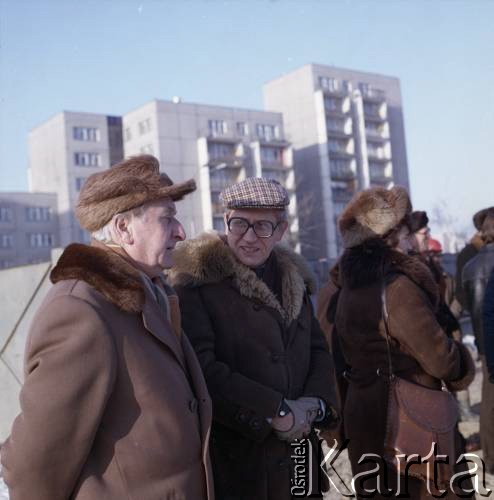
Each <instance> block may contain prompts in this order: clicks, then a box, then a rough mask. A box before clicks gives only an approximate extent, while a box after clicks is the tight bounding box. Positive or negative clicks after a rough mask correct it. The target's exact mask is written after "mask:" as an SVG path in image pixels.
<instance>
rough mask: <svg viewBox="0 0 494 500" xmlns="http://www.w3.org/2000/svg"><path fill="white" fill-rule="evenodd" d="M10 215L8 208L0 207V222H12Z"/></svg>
mask: <svg viewBox="0 0 494 500" xmlns="http://www.w3.org/2000/svg"><path fill="white" fill-rule="evenodd" d="M12 215H13V212H12V209H11V208H10V207H0V222H12Z"/></svg>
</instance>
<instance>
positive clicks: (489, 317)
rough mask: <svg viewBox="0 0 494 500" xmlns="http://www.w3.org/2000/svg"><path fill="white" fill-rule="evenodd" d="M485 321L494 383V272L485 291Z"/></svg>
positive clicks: (487, 355)
mask: <svg viewBox="0 0 494 500" xmlns="http://www.w3.org/2000/svg"><path fill="white" fill-rule="evenodd" d="M483 321H484V350H485V361H486V364H487V370H488V372H489V376H490V378H491V380H492V381H493V382H494V271H493V272H492V273H491V276H490V278H489V281H488V282H487V288H486V290H485V297H484V308H483Z"/></svg>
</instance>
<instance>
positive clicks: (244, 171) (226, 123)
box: [122, 98, 299, 247]
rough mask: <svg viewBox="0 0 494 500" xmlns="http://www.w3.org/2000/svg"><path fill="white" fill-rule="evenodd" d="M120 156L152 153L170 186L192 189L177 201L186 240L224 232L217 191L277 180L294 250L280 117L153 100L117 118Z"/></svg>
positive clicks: (293, 212)
mask: <svg viewBox="0 0 494 500" xmlns="http://www.w3.org/2000/svg"><path fill="white" fill-rule="evenodd" d="M122 126H123V135H124V152H125V156H131V155H136V154H142V153H149V154H153V155H154V156H156V157H157V158H158V159H159V160H160V164H161V168H162V169H163V170H164V171H166V173H167V174H168V175H169V176H170V177H171V178H172V179H173V181H174V182H180V181H184V180H186V179H190V178H193V179H195V181H196V183H197V186H198V189H197V191H196V192H195V193H193V194H192V195H190V196H188V197H187V198H185V200H184V201H182V202H180V205H179V214H180V218H181V220H182V221H183V223H184V227H185V229H186V232H187V234H188V235H189V236H194V235H197V234H198V233H200V232H202V231H206V230H211V229H216V230H219V231H221V232H222V231H224V223H223V211H222V207H221V205H220V202H219V194H220V192H221V191H222V190H223V189H224V188H225V187H227V186H229V185H231V184H234V183H235V182H238V181H241V180H243V179H245V178H246V177H260V176H262V177H267V178H271V179H275V180H277V181H279V182H280V183H281V184H282V185H283V186H284V187H285V188H286V189H287V190H288V192H289V194H290V197H291V202H290V206H289V221H290V226H289V238H290V239H291V243H292V244H293V245H294V246H295V247H297V245H298V241H297V235H298V229H299V228H298V218H297V201H296V195H295V177H294V168H293V154H292V148H291V145H290V144H289V142H287V141H286V140H285V135H284V130H283V120H282V115H281V113H277V112H266V111H258V110H247V109H239V108H230V107H223V106H211V105H205V104H193V103H185V102H182V101H181V100H180V99H178V98H176V99H174V100H173V101H163V100H154V101H151V102H149V103H147V104H145V105H143V106H141V107H139V108H138V109H136V110H134V111H132V112H130V113H127V114H125V115H124V116H123V125H122Z"/></svg>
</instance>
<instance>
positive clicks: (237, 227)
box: [227, 217, 280, 238]
mask: <svg viewBox="0 0 494 500" xmlns="http://www.w3.org/2000/svg"><path fill="white" fill-rule="evenodd" d="M279 224H280V223H279V222H278V224H273V223H272V222H271V221H269V220H256V221H255V222H253V223H252V224H251V223H250V222H249V221H248V220H247V219H243V218H242V217H232V218H231V219H229V220H228V221H227V226H228V230H229V231H230V233H232V234H234V235H236V236H243V235H244V234H245V233H246V232H247V231H248V230H249V229H250V228H252V230H253V231H254V233H255V234H256V236H257V237H258V238H271V236H273V233H274V231H275V229H276V228H277V227H278V226H279Z"/></svg>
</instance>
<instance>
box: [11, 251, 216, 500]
mask: <svg viewBox="0 0 494 500" xmlns="http://www.w3.org/2000/svg"><path fill="white" fill-rule="evenodd" d="M97 246H98V247H90V246H86V245H79V244H73V245H70V246H69V247H67V249H66V250H65V251H64V253H63V255H62V256H61V258H60V260H59V261H58V264H57V265H56V267H55V268H54V269H53V271H52V273H51V280H52V282H53V283H55V285H54V286H53V287H52V288H51V289H50V291H49V292H48V294H47V296H46V298H45V300H44V302H43V303H42V305H41V306H40V308H39V310H38V312H37V314H36V316H35V318H34V320H33V323H32V326H31V330H30V333H29V337H28V341H27V346H26V356H25V381H24V385H23V387H22V390H21V395H20V400H21V409H22V413H21V414H20V415H19V416H18V417H17V419H16V420H15V422H14V425H13V428H12V434H11V436H10V438H9V439H8V440H7V442H6V443H5V445H4V446H3V447H2V463H3V466H4V478H5V482H6V483H7V485H8V487H9V491H10V499H11V500H33V499H36V500H68V499H69V498H70V499H74V500H96V499H109V500H122V499H129V500H130V499H133V500H164V499H181V500H202V499H204V500H206V499H213V498H214V493H213V485H212V473H211V469H210V462H209V458H208V437H209V432H210V423H211V419H212V408H211V401H210V398H209V395H208V392H207V388H206V384H205V381H204V378H203V375H202V372H201V368H200V366H199V364H198V362H197V358H196V356H195V353H194V351H193V349H192V347H191V346H190V344H189V342H188V340H187V338H186V337H185V336H184V335H182V334H181V330H180V328H179V326H178V323H177V322H176V321H174V318H178V319H179V318H180V316H179V314H178V316H177V315H176V314H175V313H177V312H178V311H176V307H177V304H178V301H177V298H176V295H175V296H170V297H169V301H168V303H169V307H170V315H169V318H170V320H168V319H167V318H166V317H165V315H164V314H162V312H161V310H160V309H159V307H158V305H157V302H156V300H155V298H154V297H153V296H152V295H151V293H152V290H151V288H149V289H148V288H147V287H146V286H144V282H143V280H142V277H141V275H140V274H139V272H138V271H137V270H136V269H135V268H134V267H133V266H131V265H130V264H129V263H128V262H127V261H126V260H124V259H123V258H122V257H121V256H119V255H118V254H116V253H115V252H113V251H112V250H110V249H107V248H106V247H104V248H101V245H100V244H97ZM170 293H171V292H170Z"/></svg>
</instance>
